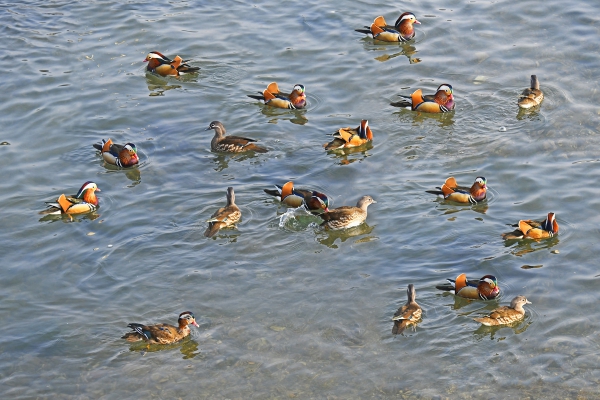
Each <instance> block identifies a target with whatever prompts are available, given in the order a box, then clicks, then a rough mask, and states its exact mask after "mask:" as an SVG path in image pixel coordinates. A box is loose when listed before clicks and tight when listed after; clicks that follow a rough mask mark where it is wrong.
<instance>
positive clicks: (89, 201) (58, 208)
mask: <svg viewBox="0 0 600 400" xmlns="http://www.w3.org/2000/svg"><path fill="white" fill-rule="evenodd" d="M100 191H101V190H100V189H99V188H98V186H97V185H96V184H95V183H94V182H90V181H88V182H86V183H84V184H83V185H82V186H81V189H79V192H77V194H76V195H74V196H65V195H64V194H61V195H60V196H59V197H58V199H57V200H56V202H46V204H47V205H48V206H49V207H48V208H47V209H45V210H43V211H41V212H40V214H82V213H88V212H92V211H95V210H96V209H97V208H98V197H96V192H100Z"/></svg>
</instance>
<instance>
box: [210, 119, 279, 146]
mask: <svg viewBox="0 0 600 400" xmlns="http://www.w3.org/2000/svg"><path fill="white" fill-rule="evenodd" d="M211 129H212V130H214V131H215V136H214V137H213V138H212V140H211V141H210V148H211V150H212V151H220V152H223V153H242V152H244V151H255V152H257V153H266V152H267V151H269V150H267V149H265V148H264V147H260V146H257V145H255V144H254V143H252V142H256V140H255V139H249V138H245V137H240V136H225V133H226V130H225V126H223V124H222V123H221V122H219V121H213V122H211V123H210V125H209V126H208V128H206V129H205V130H206V131H210V130H211Z"/></svg>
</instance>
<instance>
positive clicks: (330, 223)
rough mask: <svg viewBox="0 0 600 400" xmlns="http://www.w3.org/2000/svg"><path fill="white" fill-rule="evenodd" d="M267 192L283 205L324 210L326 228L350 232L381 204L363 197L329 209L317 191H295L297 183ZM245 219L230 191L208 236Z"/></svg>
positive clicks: (217, 213)
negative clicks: (352, 202) (368, 212)
mask: <svg viewBox="0 0 600 400" xmlns="http://www.w3.org/2000/svg"><path fill="white" fill-rule="evenodd" d="M265 193H267V194H269V195H272V196H276V197H279V199H280V200H281V202H282V203H284V204H287V205H289V206H291V207H301V206H303V205H304V206H306V208H307V209H308V210H311V211H317V210H319V211H324V212H323V213H320V214H317V215H318V216H319V217H321V219H323V223H322V224H321V226H323V227H325V228H326V229H333V230H338V229H348V228H352V227H355V226H358V225H360V224H362V223H363V222H365V220H366V219H367V208H368V207H369V205H371V204H373V203H377V202H376V201H375V200H374V199H373V198H372V197H371V196H363V197H361V198H360V199H359V200H358V203H357V205H356V207H351V206H343V207H338V208H335V209H333V210H330V209H329V198H328V197H327V196H326V195H325V194H323V193H319V192H316V191H310V190H305V189H295V188H294V184H293V182H287V183H286V184H285V185H283V186H276V189H275V190H272V189H265ZM241 217H242V211H241V210H240V208H239V207H238V206H237V205H236V204H235V192H234V190H233V188H232V187H228V188H227V204H226V205H225V207H221V208H219V209H218V210H217V211H215V212H214V213H213V215H212V216H211V217H210V219H209V220H208V221H207V222H208V228H206V231H205V232H204V236H206V237H213V236H214V235H216V234H217V233H218V232H219V230H221V229H223V228H227V227H231V226H233V225H235V224H236V223H237V222H238V221H239V220H240V218H241Z"/></svg>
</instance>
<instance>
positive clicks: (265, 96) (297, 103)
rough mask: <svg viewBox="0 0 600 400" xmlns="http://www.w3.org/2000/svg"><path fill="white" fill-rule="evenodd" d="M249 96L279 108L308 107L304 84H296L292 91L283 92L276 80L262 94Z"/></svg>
mask: <svg viewBox="0 0 600 400" xmlns="http://www.w3.org/2000/svg"><path fill="white" fill-rule="evenodd" d="M248 97H250V98H253V99H255V100H262V101H264V102H265V104H266V105H268V106H271V107H277V108H289V109H292V110H295V109H301V108H304V107H306V93H304V85H300V84H297V85H294V89H292V93H290V94H286V93H281V91H280V90H279V86H278V85H277V83H276V82H271V83H269V86H267V88H266V89H265V90H263V91H262V95H260V96H259V95H255V94H249V95H248Z"/></svg>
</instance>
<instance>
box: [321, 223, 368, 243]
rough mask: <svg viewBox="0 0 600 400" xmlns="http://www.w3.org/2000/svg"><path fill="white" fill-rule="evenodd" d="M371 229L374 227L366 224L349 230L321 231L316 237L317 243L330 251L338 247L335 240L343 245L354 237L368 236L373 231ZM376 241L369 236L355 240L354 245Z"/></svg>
mask: <svg viewBox="0 0 600 400" xmlns="http://www.w3.org/2000/svg"><path fill="white" fill-rule="evenodd" d="M373 229H375V226H369V225H368V224H367V223H364V224H361V225H359V226H355V227H354V228H349V229H341V230H330V229H327V230H322V231H321V232H320V233H319V234H318V236H317V241H318V242H319V243H321V244H322V245H325V246H327V247H329V248H331V249H337V248H338V246H337V245H336V244H335V242H336V240H338V239H340V241H341V242H342V243H343V242H345V241H346V240H348V239H350V238H353V237H356V236H361V235H368V234H370V233H371V232H372V231H373ZM376 239H377V238H376V237H375V236H369V237H365V238H362V239H360V240H357V241H356V243H364V242H370V241H372V240H376Z"/></svg>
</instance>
